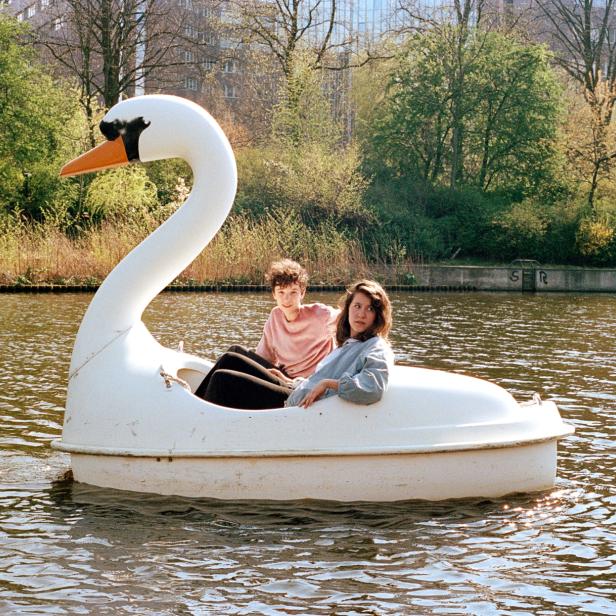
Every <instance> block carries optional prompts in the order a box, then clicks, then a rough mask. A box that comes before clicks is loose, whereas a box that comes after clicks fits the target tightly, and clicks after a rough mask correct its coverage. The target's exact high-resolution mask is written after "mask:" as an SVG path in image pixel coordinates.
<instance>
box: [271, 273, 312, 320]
mask: <svg viewBox="0 0 616 616" xmlns="http://www.w3.org/2000/svg"><path fill="white" fill-rule="evenodd" d="M305 293H306V290H305V289H304V290H303V291H302V288H301V287H300V286H299V284H297V283H296V282H294V283H293V284H289V285H286V286H284V287H283V286H281V285H278V284H277V285H276V286H275V287H274V292H273V296H274V299H275V300H276V304H277V305H278V306H279V307H280V308H282V310H283V311H284V313H285V316H286V317H287V319H289V320H292V319H293V318H294V317H296V316H297V314H298V313H299V309H300V306H301V305H302V300H303V299H304V295H305Z"/></svg>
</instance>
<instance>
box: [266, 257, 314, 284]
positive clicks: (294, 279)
mask: <svg viewBox="0 0 616 616" xmlns="http://www.w3.org/2000/svg"><path fill="white" fill-rule="evenodd" d="M265 280H266V281H267V282H269V284H270V286H271V287H272V291H274V289H275V288H276V287H288V286H289V285H292V284H298V285H299V287H300V289H301V290H302V291H305V290H306V287H307V286H308V272H307V271H306V270H305V269H304V268H303V267H302V266H301V265H300V264H299V263H297V262H296V261H292V260H291V259H281V260H280V261H274V262H273V263H272V264H271V265H270V267H269V269H268V270H267V273H266V274H265Z"/></svg>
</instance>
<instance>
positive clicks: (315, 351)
mask: <svg viewBox="0 0 616 616" xmlns="http://www.w3.org/2000/svg"><path fill="white" fill-rule="evenodd" d="M339 312H340V311H339V310H338V309H337V308H331V307H330V306H326V305H325V304H304V305H303V306H302V307H301V308H300V310H299V315H298V316H297V318H296V319H295V321H287V319H286V318H285V316H284V312H283V311H282V309H281V308H279V307H278V306H276V307H275V308H274V309H273V310H272V312H271V313H270V316H269V318H268V319H267V321H266V322H265V326H264V327H263V336H262V338H261V341H260V342H259V345H258V346H257V353H258V354H259V355H261V357H265V359H267V360H269V361H271V362H272V363H273V364H275V365H276V366H282V367H283V368H284V369H285V371H286V372H287V374H288V375H289V376H290V377H292V378H295V377H297V376H304V377H308V376H310V375H311V374H312V373H313V372H314V370H315V368H316V366H317V364H318V363H319V362H320V361H321V360H322V359H323V358H324V357H325V356H326V355H328V354H329V353H331V351H333V349H334V346H335V335H336V318H337V317H338V313H339Z"/></svg>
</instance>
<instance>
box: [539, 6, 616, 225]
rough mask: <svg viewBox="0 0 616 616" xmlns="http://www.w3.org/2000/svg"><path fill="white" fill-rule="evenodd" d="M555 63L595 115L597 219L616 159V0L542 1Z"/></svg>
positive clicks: (591, 197)
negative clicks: (612, 136)
mask: <svg viewBox="0 0 616 616" xmlns="http://www.w3.org/2000/svg"><path fill="white" fill-rule="evenodd" d="M537 6H538V7H539V11H540V13H541V15H542V17H543V20H544V21H545V23H546V24H547V25H548V30H549V34H550V35H551V37H552V42H553V47H554V48H555V49H556V59H557V61H558V63H559V64H560V66H562V68H563V69H564V70H565V71H566V72H567V73H568V74H569V75H570V76H571V77H572V78H573V79H574V80H575V81H576V82H577V83H578V84H579V86H580V87H581V89H582V91H583V94H584V99H585V101H586V104H587V105H588V107H589V109H590V112H591V118H592V120H591V122H592V148H590V149H589V154H590V157H591V160H590V163H591V173H590V178H589V179H588V183H589V189H588V205H589V208H590V210H591V214H592V215H593V216H594V215H595V214H596V211H595V195H596V192H597V188H598V186H599V182H600V180H601V178H603V177H608V176H609V175H610V173H611V171H612V169H613V166H614V160H615V159H616V149H614V147H613V146H612V147H610V144H609V132H610V125H611V124H612V122H613V115H614V104H615V103H616V10H615V6H614V0H537Z"/></svg>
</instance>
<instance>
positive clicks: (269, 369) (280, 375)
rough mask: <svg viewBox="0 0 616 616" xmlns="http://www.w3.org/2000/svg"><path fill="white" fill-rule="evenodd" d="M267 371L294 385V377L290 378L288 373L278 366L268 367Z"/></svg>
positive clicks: (287, 383) (283, 381)
mask: <svg viewBox="0 0 616 616" xmlns="http://www.w3.org/2000/svg"><path fill="white" fill-rule="evenodd" d="M267 371H268V372H269V373H270V374H271V375H272V376H273V377H275V378H277V379H278V380H279V381H281V382H282V383H284V384H285V385H289V386H291V385H293V379H290V378H289V377H288V376H287V375H286V374H283V373H282V372H281V371H280V370H278V368H268V369H267Z"/></svg>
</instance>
